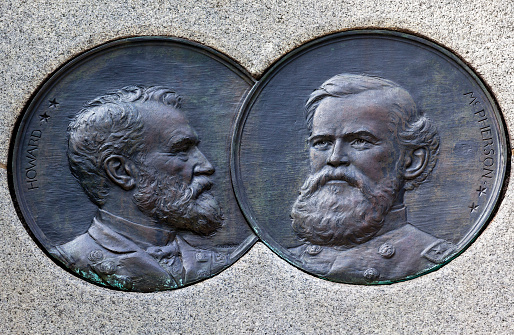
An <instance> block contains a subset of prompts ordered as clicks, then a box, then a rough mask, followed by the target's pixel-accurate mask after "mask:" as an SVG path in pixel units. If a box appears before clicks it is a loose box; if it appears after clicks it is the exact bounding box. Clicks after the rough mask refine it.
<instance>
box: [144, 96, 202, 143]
mask: <svg viewBox="0 0 514 335" xmlns="http://www.w3.org/2000/svg"><path fill="white" fill-rule="evenodd" d="M138 107H139V108H138V109H139V111H140V114H141V118H142V120H143V123H144V129H145V134H146V136H149V137H150V138H151V139H152V140H156V138H158V140H159V141H166V142H167V141H168V140H170V139H172V138H179V137H190V138H196V137H197V135H196V132H195V131H194V130H193V129H192V128H191V126H190V125H189V122H188V120H187V118H186V117H185V115H184V114H183V113H182V112H181V111H179V110H178V109H176V108H175V107H172V106H166V105H164V104H161V103H158V102H145V103H142V104H141V105H140V106H138Z"/></svg>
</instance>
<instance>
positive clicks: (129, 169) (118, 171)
mask: <svg viewBox="0 0 514 335" xmlns="http://www.w3.org/2000/svg"><path fill="white" fill-rule="evenodd" d="M104 169H105V172H106V173H107V176H109V179H111V181H112V182H113V183H115V184H116V185H118V186H119V187H121V188H122V189H124V190H125V191H129V190H131V189H133V188H134V186H136V173H135V172H136V166H135V165H134V163H132V161H131V160H129V159H127V158H125V157H123V156H120V155H111V156H109V157H107V158H106V159H105V161H104Z"/></svg>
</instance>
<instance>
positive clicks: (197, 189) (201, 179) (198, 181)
mask: <svg viewBox="0 0 514 335" xmlns="http://www.w3.org/2000/svg"><path fill="white" fill-rule="evenodd" d="M211 187H212V181H211V179H210V178H209V177H207V176H196V177H194V178H193V181H192V182H191V185H190V186H189V189H190V191H191V198H192V199H198V197H199V196H200V194H202V193H203V192H205V191H208V190H210V189H211Z"/></svg>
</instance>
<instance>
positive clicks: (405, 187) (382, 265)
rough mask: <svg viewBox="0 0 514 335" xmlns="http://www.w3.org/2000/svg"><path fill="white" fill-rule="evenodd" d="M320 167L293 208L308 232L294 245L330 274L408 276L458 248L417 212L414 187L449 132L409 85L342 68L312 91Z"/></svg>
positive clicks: (314, 166) (362, 278)
mask: <svg viewBox="0 0 514 335" xmlns="http://www.w3.org/2000/svg"><path fill="white" fill-rule="evenodd" d="M305 119H306V122H307V127H308V129H309V131H310V136H309V138H308V144H309V154H310V171H311V172H310V175H309V176H308V177H307V179H306V180H305V182H304V184H303V186H302V187H301V189H300V194H299V196H298V198H297V199H296V201H295V202H294V205H293V206H292V210H291V219H292V228H293V230H294V232H295V233H296V234H297V235H298V237H299V238H300V239H301V240H302V241H303V244H301V245H300V246H298V247H295V248H291V249H289V251H290V252H291V253H292V255H293V256H294V259H295V260H296V262H297V263H300V265H301V267H302V268H304V269H306V270H307V271H310V272H313V273H316V274H317V275H320V276H323V277H324V278H328V279H332V280H336V281H343V282H350V283H362V284H365V283H372V282H384V281H395V280H401V279H404V278H406V277H409V276H413V275H416V274H418V273H421V272H424V271H426V270H428V269H430V268H431V267H434V266H436V265H437V264H440V263H442V262H443V261H444V260H445V259H447V257H448V256H449V255H451V254H452V253H453V252H454V251H455V248H454V246H453V245H452V244H451V243H449V242H447V241H445V240H443V239H439V238H438V237H437V236H433V235H431V234H429V233H426V232H423V231H421V230H420V229H418V228H416V227H414V226H413V225H411V224H410V223H409V220H408V216H407V213H408V208H406V206H405V205H404V194H405V192H408V191H410V190H413V189H415V188H416V187H418V185H420V184H421V183H422V182H424V181H425V180H426V179H427V177H428V176H429V175H430V174H431V172H432V170H433V169H434V167H435V166H436V164H437V156H438V151H439V136H438V133H437V129H436V128H435V127H434V125H432V123H431V121H430V119H429V118H428V117H426V116H425V115H423V114H422V113H421V112H419V111H418V109H417V108H416V104H415V102H414V101H413V99H412V97H411V95H410V94H409V92H407V91H406V90H405V89H403V88H402V87H400V86H399V85H397V84H396V83H394V82H392V81H390V80H387V79H384V78H379V77H372V76H367V75H354V74H339V75H336V76H334V77H332V78H330V79H328V80H327V81H325V82H324V83H323V84H322V85H321V86H320V87H319V88H318V89H316V90H315V91H314V92H313V93H312V94H311V95H310V97H309V98H308V101H307V103H306V106H305Z"/></svg>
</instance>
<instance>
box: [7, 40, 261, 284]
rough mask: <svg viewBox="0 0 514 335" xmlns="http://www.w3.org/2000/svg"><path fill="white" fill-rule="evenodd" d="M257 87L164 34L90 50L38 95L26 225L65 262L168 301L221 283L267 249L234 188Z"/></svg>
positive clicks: (18, 181)
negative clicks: (238, 121)
mask: <svg viewBox="0 0 514 335" xmlns="http://www.w3.org/2000/svg"><path fill="white" fill-rule="evenodd" d="M253 82H254V81H253V79H252V78H251V77H250V76H249V75H248V73H247V72H246V71H244V70H243V69H242V68H241V67H240V66H238V65H237V64H236V63H235V62H233V61H231V60H230V59H228V58H227V57H225V56H223V55H221V54H220V53H218V52H216V51H214V50H212V49H209V48H207V47H204V46H201V45H198V44H194V43H191V42H187V41H183V40H179V39H172V38H161V37H146V38H129V39H124V40H120V41H116V42H113V43H108V44H105V45H102V46H100V47H97V48H95V49H93V50H90V51H88V52H86V53H84V54H82V55H80V56H78V57H75V58H74V59H73V60H71V61H70V62H68V63H67V64H66V65H64V66H63V67H62V68H60V69H59V70H57V71H56V72H55V73H54V74H53V75H52V76H51V77H50V78H49V79H48V80H47V81H46V82H45V83H44V85H42V87H41V88H40V89H39V90H38V91H37V93H36V94H35V95H34V97H33V98H32V100H31V101H30V103H29V105H28V106H27V107H26V109H25V112H24V114H23V116H22V118H21V119H20V121H19V122H18V124H17V128H16V136H15V141H14V144H13V145H11V155H10V156H11V164H10V165H11V170H12V180H11V186H12V189H14V194H13V198H14V199H15V202H16V204H17V206H18V209H19V213H20V217H21V218H22V220H23V221H24V222H25V223H26V225H27V227H28V230H29V231H30V232H31V233H32V235H33V237H34V239H35V240H36V241H37V242H38V244H39V245H40V246H41V247H42V249H43V250H45V251H46V252H47V253H48V254H49V255H51V257H53V258H54V260H56V261H57V262H58V263H59V264H61V265H62V266H63V267H65V268H66V269H68V270H70V271H71V272H73V273H74V274H76V275H78V276H80V277H82V278H84V279H86V280H88V281H90V282H93V283H96V284H99V285H103V286H107V287H110V288H116V289H121V290H130V291H141V292H149V291H158V290H168V289H173V288H176V287H181V286H184V285H187V284H190V283H194V282H196V281H199V280H202V279H204V278H208V277H211V276H213V275H215V274H216V273H218V272H220V271H222V270H223V269H225V268H227V267H228V266H230V265H231V264H232V263H233V262H235V261H236V260H237V259H238V258H239V257H241V256H242V255H243V254H244V253H245V252H246V251H247V250H248V249H249V248H250V247H251V246H252V245H253V243H254V242H255V241H256V237H255V235H254V234H253V233H252V231H251V229H250V227H248V225H247V223H246V221H245V219H244V217H243V215H242V213H241V212H240V210H239V207H238V204H237V201H236V199H235V196H234V194H233V191H232V187H231V183H230V171H229V170H230V169H229V146H230V139H231V134H232V127H233V122H234V120H235V116H236V113H237V111H238V109H239V106H240V105H241V102H242V101H243V99H244V97H245V96H246V94H247V93H248V91H249V90H250V88H251V86H252V85H253Z"/></svg>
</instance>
